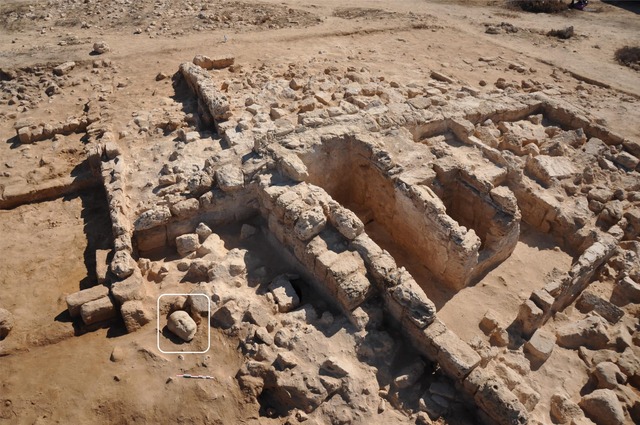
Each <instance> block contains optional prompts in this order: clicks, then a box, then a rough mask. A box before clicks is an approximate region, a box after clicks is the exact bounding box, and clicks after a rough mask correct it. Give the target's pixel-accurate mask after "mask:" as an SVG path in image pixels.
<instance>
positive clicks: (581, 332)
mask: <svg viewBox="0 0 640 425" xmlns="http://www.w3.org/2000/svg"><path fill="white" fill-rule="evenodd" d="M556 336H557V337H558V339H557V341H558V345H559V346H561V347H563V348H569V349H574V350H576V349H578V348H580V347H587V348H589V349H592V350H599V349H602V348H605V347H606V346H607V343H608V342H609V335H608V333H607V321H606V320H605V319H603V318H602V317H600V316H597V315H594V316H590V317H587V318H586V319H583V320H579V321H577V322H573V323H569V324H566V325H564V326H562V327H560V328H558V330H557V331H556Z"/></svg>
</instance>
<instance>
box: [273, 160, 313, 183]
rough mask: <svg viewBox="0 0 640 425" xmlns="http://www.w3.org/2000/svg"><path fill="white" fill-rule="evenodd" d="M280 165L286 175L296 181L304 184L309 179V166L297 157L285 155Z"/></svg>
mask: <svg viewBox="0 0 640 425" xmlns="http://www.w3.org/2000/svg"><path fill="white" fill-rule="evenodd" d="M279 164H280V167H282V171H283V172H284V174H286V175H287V176H289V177H291V179H292V180H294V181H297V182H302V181H305V180H307V179H308V178H309V171H308V170H307V166H306V165H304V162H302V160H301V159H300V158H299V157H298V156H297V155H285V156H283V157H282V158H281V159H280V162H279Z"/></svg>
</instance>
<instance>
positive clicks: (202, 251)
mask: <svg viewBox="0 0 640 425" xmlns="http://www.w3.org/2000/svg"><path fill="white" fill-rule="evenodd" d="M196 252H197V254H198V256H199V257H207V259H209V260H221V259H222V258H224V257H225V256H226V255H227V253H228V252H229V251H228V250H227V248H226V247H225V246H224V241H223V240H222V239H221V238H220V236H218V235H217V234H216V233H212V234H210V235H209V236H208V237H207V238H206V239H205V240H204V242H202V244H201V245H200V246H199V247H198V248H197V250H196Z"/></svg>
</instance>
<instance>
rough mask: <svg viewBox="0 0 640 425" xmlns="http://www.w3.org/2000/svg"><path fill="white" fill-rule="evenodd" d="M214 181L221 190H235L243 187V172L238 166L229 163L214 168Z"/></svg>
mask: <svg viewBox="0 0 640 425" xmlns="http://www.w3.org/2000/svg"><path fill="white" fill-rule="evenodd" d="M216 181H217V182H218V187H220V189H221V190H222V191H223V192H236V191H238V190H240V189H242V188H243V187H244V174H243V173H242V169H241V168H240V167H237V166H235V165H233V164H229V165H225V166H223V167H221V168H219V169H218V170H216Z"/></svg>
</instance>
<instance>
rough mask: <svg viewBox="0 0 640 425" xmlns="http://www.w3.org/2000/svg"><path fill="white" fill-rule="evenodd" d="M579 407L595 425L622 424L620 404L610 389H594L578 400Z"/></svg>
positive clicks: (622, 415) (623, 420) (623, 421)
mask: <svg viewBox="0 0 640 425" xmlns="http://www.w3.org/2000/svg"><path fill="white" fill-rule="evenodd" d="M579 404H580V407H581V408H582V410H584V412H585V413H586V415H587V416H588V417H589V418H590V419H591V420H593V421H594V422H595V423H596V424H597V425H624V424H625V423H627V422H626V420H625V416H624V410H623V408H622V405H621V404H620V402H619V401H618V397H616V393H614V392H613V391H611V390H595V391H594V392H592V393H591V394H587V395H585V396H584V397H582V400H580V403H579Z"/></svg>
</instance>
